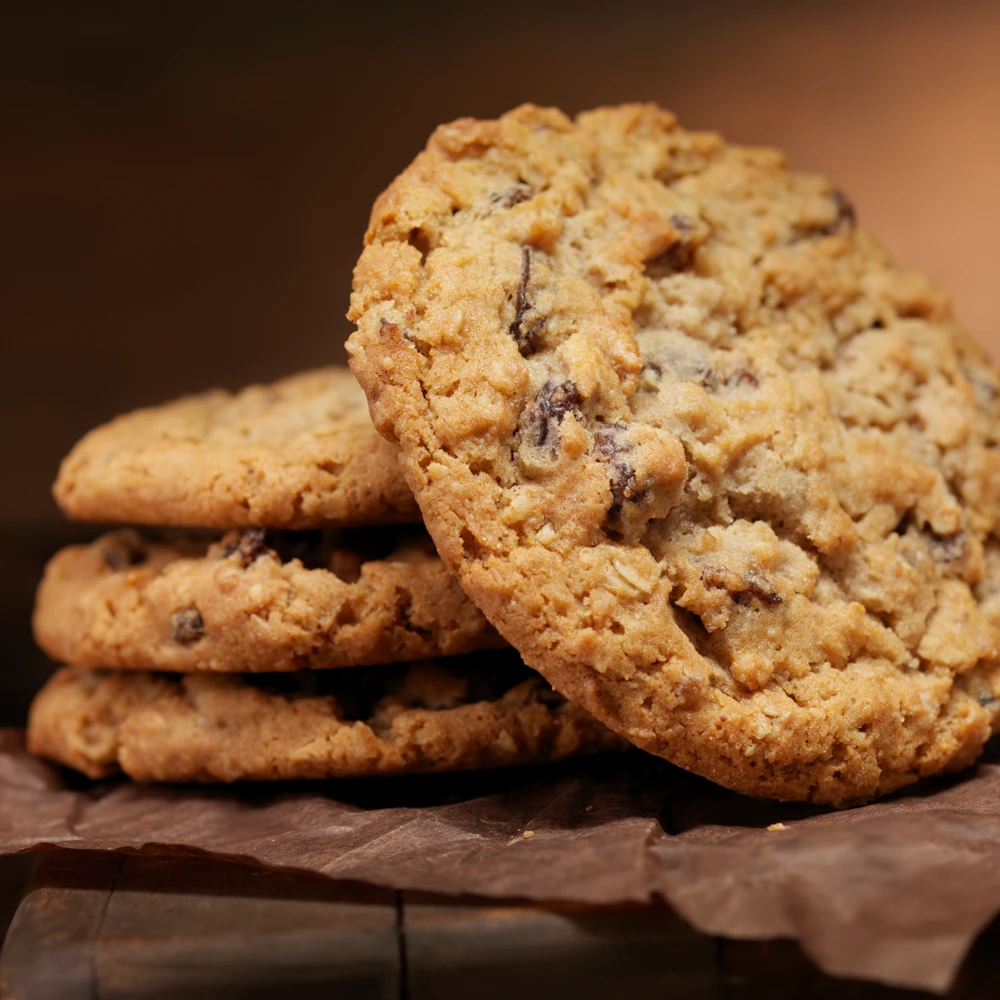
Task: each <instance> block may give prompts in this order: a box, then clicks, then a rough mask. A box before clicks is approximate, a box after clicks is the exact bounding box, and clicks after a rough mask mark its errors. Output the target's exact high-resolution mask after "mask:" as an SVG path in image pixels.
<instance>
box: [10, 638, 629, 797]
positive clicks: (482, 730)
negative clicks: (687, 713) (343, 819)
mask: <svg viewBox="0 0 1000 1000" xmlns="http://www.w3.org/2000/svg"><path fill="white" fill-rule="evenodd" d="M481 659H482V658H477V660H476V662H469V661H466V662H464V663H463V662H462V661H457V663H456V661H452V664H454V665H453V666H444V665H442V664H440V663H435V662H425V663H417V664H412V665H409V666H407V667H405V668H392V667H389V668H381V669H371V668H366V669H362V670H357V671H339V672H337V673H335V674H321V675H317V674H295V675H288V674H284V675H281V676H280V677H275V676H274V675H271V676H265V675H259V676H258V677H257V678H253V679H251V678H248V677H235V676H230V675H226V676H220V675H210V674H186V675H182V676H178V675H171V674H155V673H145V672H142V673H120V672H109V671H100V670H70V669H68V668H64V669H62V670H59V671H58V672H57V673H56V674H55V675H54V676H53V677H52V678H51V679H50V680H49V682H48V683H47V684H46V685H45V687H44V688H42V690H41V691H40V692H39V693H38V695H37V696H36V698H35V701H34V702H33V704H32V708H31V713H30V716H29V721H28V747H29V749H30V750H31V752H32V753H35V754H37V755H39V756H41V757H46V758H48V759H50V760H54V761H57V762H58V763H61V764H66V765H68V766H70V767H73V768H76V770H78V771H82V772H83V773H84V774H87V775H89V776H90V777H92V778H102V777H105V776H108V775H111V774H115V773H117V772H118V771H119V770H121V771H124V772H125V773H126V774H127V775H129V776H130V777H132V778H135V779H136V780H138V781H205V782H212V781H238V780H253V781H269V780H272V779H289V778H348V777H363V776H366V775H379V774H407V773H424V772H435V771H461V770H475V769H479V768H490V767H507V766H512V765H517V764H533V763H541V762H543V761H553V760H562V759H564V758H567V757H573V756H579V755H582V754H588V753H596V752H597V751H600V750H617V749H622V748H623V747H625V746H627V744H626V743H625V741H624V740H622V739H621V737H619V736H617V735H616V734H614V733H612V732H611V731H610V730H609V729H607V728H606V727H604V726H602V725H601V724H600V723H599V722H598V721H597V720H596V719H594V718H593V717H592V716H590V715H588V714H587V712H585V711H584V710H583V709H582V708H580V707H579V706H578V705H574V704H573V703H572V702H568V701H566V700H565V699H564V698H563V697H562V696H561V695H559V694H557V693H556V692H555V691H553V690H552V689H551V688H550V687H549V685H548V684H547V683H545V681H544V680H543V679H542V678H541V677H539V676H538V675H537V674H535V673H534V672H533V671H530V670H528V669H527V668H526V667H525V666H524V665H523V664H522V663H521V662H520V660H519V659H518V657H517V656H516V654H513V653H506V654H505V655H503V656H502V657H501V658H494V659H493V660H492V661H491V662H490V663H488V664H484V663H482V662H481ZM304 682H312V683H304Z"/></svg>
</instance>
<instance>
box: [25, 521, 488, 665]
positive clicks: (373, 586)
mask: <svg viewBox="0 0 1000 1000" xmlns="http://www.w3.org/2000/svg"><path fill="white" fill-rule="evenodd" d="M34 627H35V637H36V639H37V641H38V644H39V645H40V646H41V647H42V649H43V650H45V652H46V653H48V655H49V656H51V657H52V658H53V659H54V660H57V661H59V662H63V663H69V664H70V665H72V666H76V667H111V668H116V669H123V668H125V669H145V670H169V671H179V672H188V671H194V670H209V671H233V672H239V671H251V672H256V671H288V670H302V669H322V668H327V667H351V666H363V665H366V664H374V663H396V662H402V661H405V660H414V659H426V658H430V657H434V656H439V655H446V656H447V655H453V654H456V653H468V652H472V651H474V650H479V649H489V648H496V647H498V646H503V645H505V644H504V642H503V640H502V639H501V638H500V637H499V635H498V634H497V633H496V631H494V629H493V628H492V627H491V626H490V625H489V624H488V623H487V621H486V619H485V618H484V617H483V615H482V613H481V612H480V611H479V610H478V608H476V606H475V605H474V604H473V603H472V602H471V601H470V600H469V599H468V598H467V597H466V596H465V594H464V593H463V592H462V589H461V587H459V585H458V582H457V581H456V580H455V578H454V577H453V576H452V575H451V574H450V573H449V572H448V571H447V570H446V569H445V567H444V565H443V564H442V562H441V560H440V559H439V558H438V556H437V553H436V552H435V551H434V547H433V545H432V544H431V541H430V539H429V538H428V537H427V534H426V532H424V531H422V530H418V529H409V530H404V529H399V528H397V529H391V528H375V529H368V530H365V529H357V528H356V529H351V530H344V531H340V532H333V531H327V532H322V531H311V532H305V531H301V532H296V531H264V530H263V529H262V528H246V529H244V530H242V531H232V532H229V533H228V534H226V535H225V536H224V537H223V538H222V539H221V540H219V541H214V542H208V541H205V540H202V541H200V542H199V541H195V540H190V539H189V540H185V539H183V538H179V539H175V540H173V541H170V542H163V541H161V542H157V541H151V540H148V539H145V538H143V537H142V536H141V535H140V534H139V533H138V532H136V531H133V530H125V531H115V532H111V533H110V534H107V535H104V536H103V537H102V538H100V539H98V540H97V541H96V542H93V543H92V544H91V545H76V546H71V547H69V548H66V549H63V550H62V551H61V552H59V553H57V554H56V555H55V556H54V557H53V559H52V560H51V561H50V562H49V565H48V567H47V568H46V570H45V576H44V578H43V579H42V583H41V585H40V586H39V588H38V595H37V599H36V603H35V616H34Z"/></svg>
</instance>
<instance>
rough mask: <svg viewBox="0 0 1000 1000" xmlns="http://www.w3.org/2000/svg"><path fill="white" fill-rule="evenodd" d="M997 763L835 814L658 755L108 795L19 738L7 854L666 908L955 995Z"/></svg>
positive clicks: (7, 756)
mask: <svg viewBox="0 0 1000 1000" xmlns="http://www.w3.org/2000/svg"><path fill="white" fill-rule="evenodd" d="M998 759H1000V754H998V753H997V752H996V750H995V749H994V751H993V753H992V755H991V756H990V757H988V758H987V759H986V761H985V762H984V763H982V764H980V766H979V767H978V768H977V769H975V770H974V771H971V772H966V773H965V774H963V775H960V776H958V777H956V778H953V779H950V780H948V781H937V782H931V783H928V784H926V785H923V786H918V787H917V788H916V789H914V790H912V791H910V792H909V793H907V794H900V795H897V796H894V797H893V798H891V799H888V800H886V801H883V802H878V803H875V804H873V805H868V806H864V807H861V808H857V809H851V810H846V811H843V812H834V811H830V810H825V809H819V808H813V807H807V806H796V805H787V804H781V803H775V802H768V801H762V800H755V799H750V798H747V797H744V796H739V795H735V794H733V793H730V792H727V791H725V790H723V789H720V788H717V787H716V786H714V785H711V784H710V783H708V782H706V781H702V780H701V779H698V778H695V777H693V776H691V775H688V774H686V773H685V772H683V771H680V770H678V769H677V768H674V767H671V766H670V765H669V764H667V763H665V762H663V761H660V760H658V759H657V758H654V757H650V756H649V755H646V754H643V753H641V752H640V751H635V752H631V753H626V754H621V755H609V756H605V757H602V758H591V759H589V760H582V761H576V762H572V763H570V764H564V765H558V766H552V767H546V768H538V769H522V770H518V771H508V772H492V773H478V774H464V775H435V776H428V777H420V778H408V779H376V780H369V781H353V782H350V781H341V782H329V783H314V784H294V785H288V784H285V785H282V786H275V785H270V786H268V785H244V786H239V787H235V786H232V787H207V786H206V787H180V786H151V785H136V784H132V783H131V782H127V781H105V782H97V783H92V782H87V781H85V780H83V779H79V778H76V777H75V776H73V775H71V774H69V772H65V771H62V770H61V769H58V768H55V767H51V766H49V765H47V764H45V763H43V762H41V761H39V760H36V759H34V758H32V757H31V756H30V755H29V754H27V752H26V751H25V749H24V739H23V734H22V733H21V732H20V731H16V730H0V853H19V852H22V851H31V850H39V849H45V848H50V847H64V848H79V849H96V850H107V851H127V852H156V853H163V852H164V851H167V852H181V853H183V852H197V853H199V854H209V855H214V856H218V857H220V858H225V859H228V860H239V861H244V862H248V863H254V864H259V865H265V866H269V867H277V868H294V869H299V870H305V871H312V872H318V873H322V874H323V875H327V876H332V877H336V878H347V879H357V880H362V881H368V882H372V883H376V884H379V885H384V886H390V887H393V888H397V889H423V890H430V891H434V892H444V893H471V894H475V895H481V896H507V897H520V898H528V899H542V900H574V901H581V902H589V903H615V902H623V901H636V900H649V899H651V898H654V897H655V896H657V895H659V896H662V897H663V898H665V899H666V900H667V901H669V903H670V904H671V905H672V906H673V907H674V908H675V909H676V910H677V911H678V912H679V913H680V914H681V915H682V916H683V917H685V918H686V919H687V920H688V921H690V922H691V923H692V924H693V925H694V926H695V927H697V928H698V929H699V930H702V931H704V932H706V933H710V934H720V935H724V936H728V937H736V938H772V937H794V938H798V939H799V941H800V942H801V944H802V946H803V948H804V950H805V951H806V952H807V953H808V954H809V955H810V956H811V957H812V958H813V959H814V960H815V961H816V962H817V963H818V964H819V965H820V966H821V967H822V968H823V969H824V970H826V971H827V972H830V973H833V974H835V975H843V976H852V977H858V978H867V979H874V980H879V981H882V982H885V983H890V984H893V985H899V986H910V987H918V988H924V989H931V990H936V991H939V992H943V991H945V990H946V989H947V988H948V986H949V985H950V983H951V981H952V980H953V978H954V976H955V974H956V972H957V970H958V966H959V964H960V963H961V960H962V958H963V956H964V954H965V952H966V951H967V950H968V948H969V947H970V945H971V943H972V941H973V939H974V938H975V936H976V934H977V933H978V931H979V930H980V929H981V928H982V927H983V926H984V925H986V924H987V923H988V922H989V921H990V920H991V918H992V917H993V915H994V914H995V913H996V912H997V911H998V910H1000V764H998V763H997V762H996V761H997V760H998ZM775 823H783V824H785V826H786V827H787V829H781V830H772V831H769V830H768V829H767V827H768V826H769V825H771V824H775ZM525 830H531V831H534V836H533V837H531V838H530V839H526V838H525V837H524V836H523V833H524V831H525Z"/></svg>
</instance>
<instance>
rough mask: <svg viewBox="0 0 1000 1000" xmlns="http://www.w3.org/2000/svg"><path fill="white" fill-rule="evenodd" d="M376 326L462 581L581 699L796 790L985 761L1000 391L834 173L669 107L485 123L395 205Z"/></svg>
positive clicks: (354, 358) (365, 284) (357, 358)
mask: <svg viewBox="0 0 1000 1000" xmlns="http://www.w3.org/2000/svg"><path fill="white" fill-rule="evenodd" d="M350 317H351V319H352V320H354V321H355V322H356V323H357V326H358V329H357V331H356V333H355V334H353V336H352V337H351V340H350V342H349V352H350V355H351V368H352V370H353V371H354V373H355V374H356V375H357V376H358V379H359V381H360V382H361V384H362V386H363V387H364V389H365V391H366V393H367V394H368V398H369V402H370V403H371V406H372V412H373V416H374V418H375V421H376V425H377V426H378V427H379V430H380V431H381V432H382V433H383V434H385V435H386V437H387V438H388V439H390V440H391V441H393V442H394V443H396V444H397V445H398V449H399V455H400V462H401V466H402V469H403V473H404V475H405V477H406V479H407V482H408V484H409V485H410V487H411V489H413V491H414V493H415V494H416V497H417V502H418V503H419V505H420V508H421V511H422V513H423V516H424V519H425V522H426V524H427V526H428V528H429V530H430V533H431V535H432V536H433V538H434V541H435V543H436V545H437V547H438V550H439V552H440V553H441V555H442V557H443V559H444V561H445V562H446V564H447V565H448V566H449V567H450V568H451V569H452V570H453V571H454V572H455V573H456V574H457V575H458V576H459V579H460V582H461V584H462V586H463V587H464V588H465V590H466V592H467V593H468V594H469V595H470V596H471V597H472V599H473V600H474V601H475V602H476V603H477V604H478V605H479V606H480V607H481V608H482V609H483V611H484V612H485V613H486V616H487V618H489V619H490V620H491V621H492V622H493V623H494V624H495V625H496V626H497V628H498V629H499V631H500V632H501V633H502V634H503V635H504V637H505V638H507V639H508V640H509V641H510V642H511V643H512V644H513V645H514V646H516V647H517V649H518V650H519V651H520V652H521V653H522V655H523V656H524V658H525V660H526V662H527V663H528V664H530V665H531V666H532V667H534V668H535V669H537V670H539V671H540V672H541V673H542V674H544V675H545V677H546V678H547V679H548V680H549V681H550V682H551V683H552V684H553V685H554V686H555V687H556V688H557V689H559V690H560V691H561V692H562V693H563V694H565V695H566V696H567V697H569V698H572V699H573V700H575V701H579V702H580V703H581V704H582V705H584V706H585V707H586V708H587V709H588V710H589V711H591V712H592V713H593V714H594V715H596V716H597V717H598V718H599V719H601V720H602V721H603V722H605V723H607V724H608V725H609V726H611V727H612V728H613V729H616V730H617V731H618V732H620V733H622V734H623V735H625V736H627V737H628V739H630V740H631V741H632V742H633V743H635V744H637V745H639V746H641V747H643V748H645V749H646V750H649V751H652V752H654V753H656V754H660V755H662V756H664V757H666V758H668V759H669V760H672V761H674V762H675V763H677V764H679V765H681V766H682V767H685V768H688V769H690V770H691V771H694V772H697V773H698V774H702V775H704V776H706V777H708V778H710V779H712V780H714V781H717V782H719V783H721V784H723V785H726V786H728V787H730V788H734V789H738V790H741V791H744V792H749V793H753V794H757V795H765V796H773V797H778V798H784V799H804V800H812V801H815V802H828V803H836V804H844V803H848V802H853V801H859V800H863V799H867V798H870V797H872V796H875V795H880V794H883V793H886V792H890V791H892V790H893V789H896V788H899V787H901V786H903V785H906V784H908V783H910V782H912V781H914V780H915V779H917V778H919V777H920V776H922V775H928V774H932V773H935V772H941V771H947V770H954V769H957V768H960V767H962V766H964V765H966V764H968V763H969V762H971V761H973V760H974V759H975V758H976V757H977V755H978V754H979V752H980V750H981V748H982V746H983V743H984V742H985V741H986V739H987V737H988V736H989V735H990V732H991V728H992V726H993V725H994V723H995V721H996V719H997V714H998V713H997V709H998V707H1000V702H998V700H997V694H998V693H1000V675H998V671H997V657H998V654H1000V643H998V632H997V628H996V624H995V621H996V619H995V615H992V614H987V613H986V604H985V602H987V601H991V600H992V598H991V597H990V596H989V595H990V594H991V593H992V588H993V587H994V585H995V582H994V581H993V580H991V576H990V575H991V573H995V571H996V569H995V568H996V562H995V561H994V560H991V559H990V557H989V553H990V550H991V549H992V548H994V547H995V546H996V545H997V541H996V536H995V531H996V528H997V523H998V515H1000V451H998V449H997V428H998V424H997V419H998V409H1000V404H998V381H997V373H996V371H995V370H994V369H993V368H992V367H991V366H990V364H989V363H988V362H987V360H986V358H985V356H984V354H983V352H982V351H981V350H980V349H979V348H978V347H977V346H976V345H975V344H974V343H973V342H972V340H971V339H970V337H969V336H968V335H967V333H966V332H965V331H964V329H963V328H962V327H961V326H960V325H958V324H957V323H956V322H955V320H954V319H953V318H952V316H951V313H950V311H949V307H948V304H947V301H946V299H945V298H944V296H942V295H941V294H940V293H939V292H938V291H936V290H935V289H934V288H933V287H932V286H931V285H930V284H929V283H928V282H927V281H926V280H925V279H924V278H922V277H920V276H919V275H916V274H912V273H908V272H903V271H900V270H898V269H897V268H896V267H894V266H893V264H892V263H891V261H890V260H889V258H888V257H887V255H886V253H885V251H884V250H883V249H882V248H881V247H880V246H879V245H878V244H877V243H876V242H875V241H874V240H873V239H872V238H871V237H870V236H869V235H867V234H866V233H865V232H863V231H862V230H860V229H858V228H857V226H856V220H855V214H854V210H853V209H852V207H851V204H850V202H849V201H848V200H847V199H846V198H845V196H844V195H843V194H842V193H840V192H838V191H837V190H836V189H835V188H833V187H831V185H830V184H829V183H828V182H827V181H826V180H824V179H823V178H822V177H819V176H816V175H812V174H803V173H796V172H792V171H789V170H788V169H787V168H786V166H785V163H784V161H783V159H782V157H781V155H780V154H779V153H777V152H774V151H771V150H766V149H748V148H741V147H737V146H732V145H727V144H726V143H725V142H723V141H722V140H721V139H720V138H719V137H718V136H717V135H715V134H711V133H698V132H689V131H685V130H684V129H682V128H680V127H678V125H677V124H676V121H675V119H674V117H673V116H672V115H670V114H668V113H666V112H664V111H661V110H660V109H658V108H656V107H652V106H625V107H620V108H610V109H601V110H597V111H594V112H589V113H585V114H581V115H580V116H579V117H577V118H576V119H575V120H571V119H570V118H567V117H566V116H565V115H563V114H561V113H560V112H558V111H554V110H544V109H539V108H535V107H522V108H519V109H517V110H515V111H513V112H511V113H509V114H507V115H505V116H504V117H502V118H501V119H499V120H498V121H475V120H471V119H463V120H460V121H457V122H454V123H453V124H450V125H446V126H443V127H441V128H439V129H438V130H437V131H436V132H435V133H434V135H433V136H432V137H431V139H430V141H429V143H428V146H427V148H426V150H425V152H423V153H422V154H420V156H418V157H417V159H416V160H415V161H414V163H413V164H412V165H411V166H410V167H409V168H408V169H407V170H406V171H405V172H404V173H403V174H402V175H401V176H400V177H399V178H398V179H397V180H396V181H395V182H394V183H393V184H392V185H391V186H390V187H389V189H388V190H387V191H386V192H385V193H384V194H383V195H382V196H381V197H380V198H379V200H378V202H377V203H376V204H375V206H374V209H373V211H372V216H371V224H370V227H369V229H368V233H367V235H366V239H365V249H364V252H363V254H362V256H361V258H360V260H359V262H358V265H357V268H356V271H355V280H354V294H353V298H352V304H351V312H350Z"/></svg>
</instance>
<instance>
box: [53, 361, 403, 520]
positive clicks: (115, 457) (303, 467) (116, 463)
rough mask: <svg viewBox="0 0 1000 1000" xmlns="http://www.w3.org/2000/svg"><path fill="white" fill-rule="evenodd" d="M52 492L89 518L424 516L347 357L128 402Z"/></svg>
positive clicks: (72, 460) (89, 439)
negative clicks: (270, 380)
mask: <svg viewBox="0 0 1000 1000" xmlns="http://www.w3.org/2000/svg"><path fill="white" fill-rule="evenodd" d="M53 493H54V495H55V498H56V502H57V503H58V504H59V506H60V507H61V508H62V510H63V512H64V513H65V514H66V515H67V516H68V517H71V518H78V519H80V520H84V521H104V522H125V523H131V524H154V525H173V526H193V527H208V528H224V529H225V528H244V527H267V528H302V529H308V528H318V527H322V526H324V525H328V524H381V523H388V522H412V521H418V520H419V514H418V512H417V508H416V505H415V504H414V502H413V497H412V495H411V494H410V492H409V490H408V489H407V488H406V486H405V485H404V483H403V480H402V477H401V476H400V474H399V468H398V466H397V464H396V459H395V455H394V453H393V449H392V448H391V447H389V445H387V444H386V442H385V441H383V440H382V439H381V438H380V437H379V436H378V435H377V434H376V433H375V431H374V429H373V428H372V426H371V420H370V418H369V416H368V409H367V406H366V404H365V399H364V395H363V393H362V392H361V390H360V389H359V388H358V386H357V383H356V382H355V381H354V379H353V378H352V377H351V373H350V372H349V371H348V370H347V369H346V368H327V369H323V370H319V371H312V372H305V373H303V374H300V375H293V376H291V377H290V378H285V379H282V380H281V381H279V382H275V383H274V384H273V385H254V386H250V387H249V388H247V389H243V390H242V391H240V392H237V393H235V394H234V393H229V392H223V391H222V390H216V391H214V392H206V393H203V394H202V395H199V396H189V397H187V398H184V399H179V400H176V401H174V402H171V403H166V404H164V405H163V406H154V407H150V408H148V409H143V410H136V411H135V412H133V413H127V414H125V415H124V416H121V417H118V418H117V419H115V420H112V421H111V422H110V423H107V424H104V425H103V426H101V427H98V428H96V429H95V430H93V431H91V432H90V433H89V434H87V435H86V436H85V437H84V438H83V439H82V440H81V441H80V442H79V443H78V444H77V445H76V446H75V447H74V448H73V450H72V451H71V452H70V453H69V455H68V456H67V457H66V458H65V459H64V460H63V463H62V466H61V467H60V469H59V475H58V478H57V479H56V483H55V486H54V488H53Z"/></svg>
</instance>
